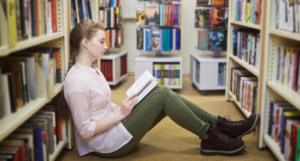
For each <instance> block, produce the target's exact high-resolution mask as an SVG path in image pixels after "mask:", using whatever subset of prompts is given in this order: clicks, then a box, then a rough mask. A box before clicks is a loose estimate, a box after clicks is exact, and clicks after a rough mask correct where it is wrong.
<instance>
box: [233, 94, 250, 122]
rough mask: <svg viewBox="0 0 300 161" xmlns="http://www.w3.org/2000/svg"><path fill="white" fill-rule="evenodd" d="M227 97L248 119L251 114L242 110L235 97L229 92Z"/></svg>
mask: <svg viewBox="0 0 300 161" xmlns="http://www.w3.org/2000/svg"><path fill="white" fill-rule="evenodd" d="M229 95H230V97H231V99H232V100H233V101H234V102H235V104H236V105H237V106H238V107H239V109H240V110H241V111H242V113H243V114H244V115H245V116H246V117H247V118H248V117H249V116H250V115H251V113H250V112H248V111H246V110H245V109H243V107H242V105H241V103H240V102H238V101H237V100H236V97H235V95H233V94H232V93H231V92H229Z"/></svg>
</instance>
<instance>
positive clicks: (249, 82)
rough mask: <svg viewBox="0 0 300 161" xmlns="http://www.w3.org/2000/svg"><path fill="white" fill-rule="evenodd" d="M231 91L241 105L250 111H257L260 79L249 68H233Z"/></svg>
mask: <svg viewBox="0 0 300 161" xmlns="http://www.w3.org/2000/svg"><path fill="white" fill-rule="evenodd" d="M230 91H231V93H232V94H233V95H235V97H236V101H237V102H240V104H241V107H242V108H243V109H244V110H245V111H247V112H249V113H256V110H257V96H258V94H257V92H258V79H257V77H255V76H254V75H252V74H251V73H250V72H249V71H248V70H246V69H243V68H231V82H230Z"/></svg>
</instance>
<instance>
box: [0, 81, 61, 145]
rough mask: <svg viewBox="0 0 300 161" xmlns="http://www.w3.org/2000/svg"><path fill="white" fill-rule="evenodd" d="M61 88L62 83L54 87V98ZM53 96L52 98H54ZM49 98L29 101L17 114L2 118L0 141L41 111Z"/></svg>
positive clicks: (0, 122) (0, 121)
mask: <svg viewBox="0 0 300 161" xmlns="http://www.w3.org/2000/svg"><path fill="white" fill-rule="evenodd" d="M62 87H63V83H59V84H56V85H55V91H54V93H55V95H54V96H56V95H57V94H58V93H59V92H60V91H61V90H62ZM54 96H53V97H54ZM53 97H51V98H48V99H47V98H37V99H36V100H31V101H30V102H29V103H28V104H27V105H25V106H24V107H22V108H19V109H17V112H15V113H12V114H11V115H9V116H6V117H4V118H3V119H2V120H0V127H1V131H0V141H1V140H3V139H5V138H6V137H7V136H8V135H9V134H10V133H12V132H13V131H14V130H15V129H17V128H18V127H19V126H20V125H21V124H22V123H24V122H25V121H26V120H27V119H29V118H30V117H31V116H32V115H33V114H34V113H36V112H37V111H38V110H39V109H41V108H42V107H43V106H44V105H45V104H46V103H48V102H49V101H50V100H51V99H52V98H53Z"/></svg>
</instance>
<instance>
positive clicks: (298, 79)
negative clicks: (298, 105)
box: [275, 46, 300, 94]
mask: <svg viewBox="0 0 300 161" xmlns="http://www.w3.org/2000/svg"><path fill="white" fill-rule="evenodd" d="M299 59H300V50H299V49H298V48H293V47H285V46H280V47H278V55H277V62H275V63H276V67H277V68H276V80H277V81H278V82H280V83H282V84H284V85H286V86H288V87H289V88H291V89H292V90H293V91H295V92H297V93H299V94H300V65H299V64H300V62H299Z"/></svg>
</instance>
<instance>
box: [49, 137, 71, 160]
mask: <svg viewBox="0 0 300 161" xmlns="http://www.w3.org/2000/svg"><path fill="white" fill-rule="evenodd" d="M67 143H68V139H67V138H66V139H65V140H63V141H61V142H59V144H58V145H57V147H56V148H55V151H54V153H53V154H50V156H49V159H50V161H54V160H55V159H56V157H57V156H58V155H59V153H60V152H61V151H62V149H63V148H64V147H65V145H66V144H67Z"/></svg>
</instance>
